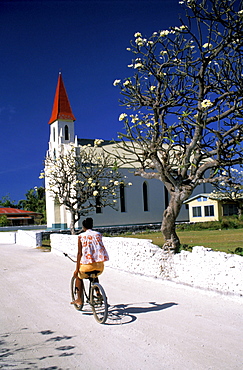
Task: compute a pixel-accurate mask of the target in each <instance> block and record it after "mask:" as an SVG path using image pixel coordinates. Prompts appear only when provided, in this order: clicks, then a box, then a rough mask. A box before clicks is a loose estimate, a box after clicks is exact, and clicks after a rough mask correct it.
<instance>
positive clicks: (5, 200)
mask: <svg viewBox="0 0 243 370" xmlns="http://www.w3.org/2000/svg"><path fill="white" fill-rule="evenodd" d="M0 207H10V208H18V206H17V204H15V200H11V199H10V196H9V194H7V195H5V196H3V197H2V199H0Z"/></svg>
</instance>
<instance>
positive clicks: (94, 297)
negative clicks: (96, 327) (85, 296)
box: [90, 283, 108, 324]
mask: <svg viewBox="0 0 243 370" xmlns="http://www.w3.org/2000/svg"><path fill="white" fill-rule="evenodd" d="M90 303H91V307H92V311H93V315H94V317H95V320H96V321H98V323H100V324H104V323H105V322H106V319H107V316H108V303H107V298H106V295H105V291H104V289H103V287H102V286H101V285H100V284H99V283H94V284H92V287H91V297H90Z"/></svg>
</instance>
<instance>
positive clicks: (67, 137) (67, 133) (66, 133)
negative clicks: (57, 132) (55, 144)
mask: <svg viewBox="0 0 243 370" xmlns="http://www.w3.org/2000/svg"><path fill="white" fill-rule="evenodd" d="M64 133H65V140H69V132H68V125H65V127H64Z"/></svg>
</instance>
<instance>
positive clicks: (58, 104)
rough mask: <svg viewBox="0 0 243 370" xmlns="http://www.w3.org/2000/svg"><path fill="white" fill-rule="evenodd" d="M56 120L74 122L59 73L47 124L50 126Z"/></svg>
mask: <svg viewBox="0 0 243 370" xmlns="http://www.w3.org/2000/svg"><path fill="white" fill-rule="evenodd" d="M58 119H60V120H63V121H65V120H67V121H70V120H71V121H75V117H74V115H73V112H72V109H71V105H70V103H69V100H68V96H67V92H66V89H65V86H64V83H63V79H62V74H61V72H59V76H58V81H57V88H56V94H55V98H54V103H53V108H52V114H51V118H50V120H49V122H48V123H49V124H51V123H53V122H54V121H56V120H58Z"/></svg>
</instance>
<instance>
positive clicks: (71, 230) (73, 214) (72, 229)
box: [70, 212, 76, 235]
mask: <svg viewBox="0 0 243 370" xmlns="http://www.w3.org/2000/svg"><path fill="white" fill-rule="evenodd" d="M75 222H76V219H75V213H74V212H71V223H70V233H71V235H75Z"/></svg>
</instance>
